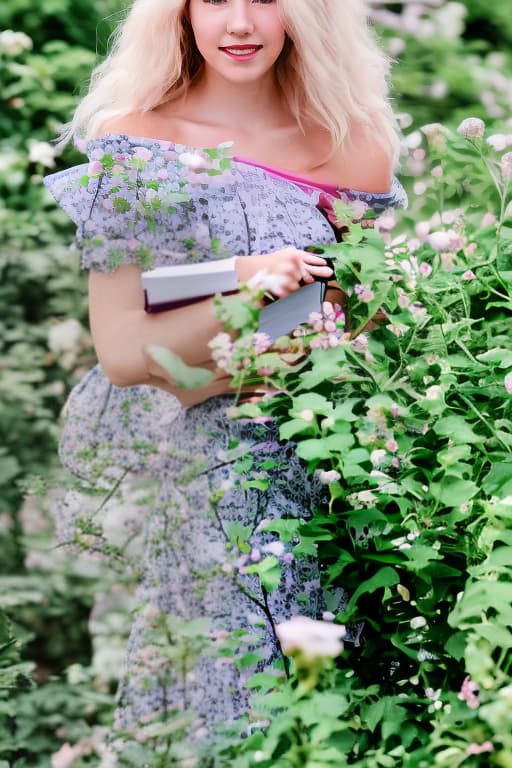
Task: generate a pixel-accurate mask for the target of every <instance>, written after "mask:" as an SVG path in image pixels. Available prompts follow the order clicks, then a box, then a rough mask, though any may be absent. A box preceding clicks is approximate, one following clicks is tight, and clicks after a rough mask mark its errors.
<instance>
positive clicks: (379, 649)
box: [212, 119, 512, 768]
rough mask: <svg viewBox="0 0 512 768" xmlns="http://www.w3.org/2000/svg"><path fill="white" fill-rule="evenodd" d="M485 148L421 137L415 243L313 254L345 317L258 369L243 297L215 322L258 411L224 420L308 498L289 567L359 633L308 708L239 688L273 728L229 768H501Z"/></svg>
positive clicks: (498, 497)
mask: <svg viewBox="0 0 512 768" xmlns="http://www.w3.org/2000/svg"><path fill="white" fill-rule="evenodd" d="M484 131H485V125H484V124H483V123H482V122H481V121H479V120H476V119H468V120H464V122H463V123H462V124H461V125H460V127H459V132H458V133H455V132H450V131H448V130H447V129H442V130H441V129H439V131H438V134H437V139H438V140H437V141H435V140H434V139H433V136H434V133H433V131H432V130H431V129H430V130H426V131H425V134H426V135H427V136H428V139H426V141H427V142H428V144H429V145H430V153H429V159H428V160H427V158H426V157H424V158H423V161H424V164H425V170H428V164H429V163H430V165H431V166H432V167H434V168H440V169H441V170H442V173H441V172H439V171H438V172H437V173H436V174H434V176H431V175H430V176H428V177H427V176H425V177H424V182H423V183H424V184H425V186H426V195H425V204H424V205H425V208H426V210H428V211H429V215H428V216H427V218H420V219H419V220H418V219H417V206H419V203H418V204H417V203H416V202H414V206H413V207H414V208H416V210H415V218H416V224H415V229H414V231H412V232H411V231H410V230H408V229H407V223H408V222H407V219H408V214H404V216H403V225H402V229H403V231H402V232H400V229H399V226H400V224H399V223H396V222H395V221H393V222H390V221H389V219H384V217H383V220H382V221H379V220H378V221H377V229H380V235H379V234H378V233H376V232H374V231H371V230H365V229H363V228H362V227H361V226H360V225H357V224H356V225H352V226H351V227H350V232H349V234H348V236H347V237H345V239H344V241H343V242H342V243H339V244H336V245H334V246H329V247H324V251H325V253H326V255H328V256H329V257H330V258H332V259H333V260H334V261H335V265H336V275H337V278H338V281H339V283H340V284H341V285H343V286H344V288H345V290H346V293H347V302H346V306H345V307H344V312H342V311H341V308H340V309H338V310H337V311H336V310H334V311H333V310H331V309H328V308H327V307H326V309H325V311H324V314H323V316H316V315H315V316H313V317H311V318H310V326H305V327H302V328H301V329H300V331H298V332H296V334H295V335H294V336H293V337H292V338H291V339H290V338H283V339H278V340H277V341H276V343H275V344H274V345H273V346H272V347H270V346H269V343H268V340H265V339H262V338H260V335H258V334H255V333H254V329H255V320H254V317H255V315H256V316H257V308H256V305H255V309H254V313H253V312H250V313H246V314H245V316H244V315H243V313H242V314H241V309H240V307H241V302H242V303H243V302H244V301H245V302H246V301H247V295H244V296H242V297H241V298H240V299H238V298H233V297H230V298H229V299H222V300H220V302H219V304H220V308H219V311H220V314H221V316H222V317H223V318H224V320H225V321H226V322H227V325H228V328H229V327H231V328H232V329H236V330H237V331H238V332H240V335H239V336H238V338H237V340H236V341H235V342H233V341H232V340H231V339H230V337H228V336H227V335H223V336H221V337H220V338H218V339H216V340H214V342H213V344H212V346H213V348H214V353H215V358H216V360H217V363H218V364H219V365H221V366H223V367H224V368H225V369H226V370H227V371H229V372H230V373H231V374H232V375H233V377H234V382H235V384H236V385H237V386H242V385H243V384H247V383H248V382H252V383H253V384H254V382H260V386H261V393H262V396H261V398H260V399H259V400H258V401H257V402H250V403H249V404H243V405H240V406H238V408H237V409H235V410H233V411H232V412H231V414H230V415H231V417H232V418H240V417H243V418H249V419H262V418H263V419H264V418H267V417H268V416H272V417H273V418H274V419H276V420H277V422H278V424H279V427H280V434H281V437H282V438H283V439H292V440H294V441H295V442H296V444H297V453H298V454H299V456H300V457H301V458H302V459H303V461H304V462H306V463H307V465H308V467H309V469H310V471H311V472H312V473H313V472H316V473H317V474H318V476H319V477H320V479H321V481H322V482H323V483H324V484H325V488H326V493H327V495H328V503H327V504H326V508H325V509H320V510H318V511H317V513H316V515H315V516H314V518H313V520H312V521H311V522H308V523H305V524H303V525H301V526H300V527H299V529H298V530H297V531H295V532H294V533H295V534H296V536H297V543H296V545H295V547H294V548H293V549H292V551H293V552H294V554H295V555H296V556H301V554H302V553H304V552H311V551H312V549H314V550H317V552H318V554H319V557H320V559H321V562H322V563H323V573H324V580H325V587H326V589H327V590H328V594H329V593H331V592H333V593H335V592H336V591H337V590H340V589H347V590H348V596H349V599H348V602H347V605H346V608H345V610H344V611H343V612H342V613H341V614H339V615H338V616H336V617H335V619H336V622H341V623H342V624H351V625H353V624H359V623H362V633H361V638H362V640H361V643H360V644H359V645H354V644H348V643H347V644H346V645H345V650H344V652H343V655H342V656H341V658H340V659H339V661H338V663H337V665H336V669H327V670H324V672H323V673H322V674H320V676H319V675H318V674H316V673H315V676H314V679H315V683H316V685H317V687H316V688H315V689H312V688H311V687H308V686H306V689H305V688H304V686H302V687H301V679H302V674H301V671H300V667H299V669H298V670H296V677H293V676H292V678H291V685H290V684H288V683H284V682H283V681H282V680H281V681H280V682H279V681H278V682H276V681H275V680H274V681H271V680H269V679H268V678H265V679H264V680H261V679H259V678H258V677H257V678H256V679H255V680H254V681H253V684H252V687H253V688H254V689H255V690H257V691H258V695H257V696H256V698H255V702H256V706H257V707H259V708H261V710H262V711H263V712H264V713H265V718H266V720H268V722H269V725H268V727H267V728H266V729H265V728H263V729H261V730H258V733H255V734H253V735H252V736H251V738H250V739H248V740H247V741H246V742H243V743H242V744H243V749H242V752H243V754H244V755H245V757H244V758H243V759H242V758H241V757H240V758H239V762H236V761H235V760H234V761H233V762H232V763H231V764H233V765H240V766H242V765H253V764H254V765H256V764H258V765H263V766H267V765H268V766H270V765H274V764H276V760H277V759H279V760H280V762H279V764H280V765H283V766H284V765H286V766H297V767H298V766H317V765H322V766H328V765H337V766H341V765H360V766H361V767H362V766H365V767H366V766H370V765H372V766H373V765H375V766H377V765H383V766H394V765H395V766H398V765H414V766H415V767H416V766H418V767H420V768H421V766H425V767H427V766H431V765H433V764H435V765H440V766H454V767H455V766H459V765H462V764H464V765H468V766H469V765H473V766H477V765H479V766H486V767H487V766H505V767H506V766H508V765H510V754H512V736H511V734H512V714H511V713H512V708H511V706H510V704H511V686H510V677H509V674H510V663H511V654H510V649H511V642H510V623H511V621H512V614H511V612H510V605H511V601H512V587H511V575H512V574H511V568H512V566H511V563H512V557H511V556H512V548H511V545H512V538H511V536H512V534H511V522H510V521H511V518H512V483H511V481H510V476H511V470H512V459H511V453H512V432H511V428H510V414H511V408H512V405H511V401H510V393H511V390H512V385H511V370H510V369H512V356H511V354H510V343H509V340H510V331H509V327H508V326H509V322H510V313H511V310H512V294H511V290H512V226H511V224H512V210H511V204H510V201H511V183H510V182H511V174H510V169H509V163H510V160H509V155H510V153H508V152H505V153H503V150H504V149H506V145H508V139H507V141H500V142H499V146H500V147H501V149H500V150H498V151H497V150H496V149H495V148H494V147H495V145H496V144H497V142H496V140H489V139H487V140H486V139H485V135H484ZM439 139H442V141H440V140H439ZM484 185H485V189H486V190H487V193H486V195H485V197H482V191H483V189H484ZM436 196H437V206H436ZM447 199H449V200H453V201H454V203H455V202H456V204H457V207H454V208H453V209H450V208H449V207H448V206H447V204H446V201H447ZM482 201H483V205H482ZM462 205H463V206H464V209H463V208H462V207H461V206H462ZM435 208H437V210H435ZM464 211H465V212H464ZM256 297H257V298H258V297H259V294H257V293H256ZM378 308H381V309H382V312H381V316H380V317H379V319H378V320H377V323H376V324H375V326H374V327H373V328H372V330H370V331H366V332H365V329H366V328H367V327H368V323H369V322H370V321H371V320H372V318H373V317H374V315H375V313H376V311H377V309H378ZM244 317H245V319H244ZM241 318H242V321H241ZM283 533H284V531H283ZM287 540H288V539H287V538H286V537H284V538H283V542H284V541H287ZM332 626H333V629H334V628H335V627H337V626H338V625H337V624H335V625H332ZM339 629H340V630H341V628H339ZM341 635H342V631H340V637H341ZM283 639H284V641H285V645H286V646H287V647H289V648H290V651H291V652H295V651H293V649H297V647H298V646H297V644H295V643H294V642H293V641H291V642H290V641H289V639H288V638H287V635H286V634H285V631H284V630H283ZM325 655H326V657H329V656H331V655H334V654H331V653H326V654H325ZM299 656H300V653H299ZM310 666H312V667H314V666H315V665H314V663H311V664H310ZM294 680H295V683H296V684H295V685H294ZM327 712H329V717H330V719H329V718H327V719H324V717H323V715H326V714H327ZM247 761H248V762H247ZM219 764H222V762H219Z"/></svg>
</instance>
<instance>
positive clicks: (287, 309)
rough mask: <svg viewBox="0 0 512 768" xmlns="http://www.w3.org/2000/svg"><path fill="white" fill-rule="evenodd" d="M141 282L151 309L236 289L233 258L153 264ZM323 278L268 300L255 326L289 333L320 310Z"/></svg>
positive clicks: (264, 330)
mask: <svg viewBox="0 0 512 768" xmlns="http://www.w3.org/2000/svg"><path fill="white" fill-rule="evenodd" d="M141 282H142V288H143V290H144V305H145V310H146V312H151V313H153V312H163V311H165V310H169V309H176V308H177V307H182V306H187V305H189V304H193V303H195V302H198V301H201V300H202V299H206V298H210V297H212V296H214V295H215V294H217V293H222V294H225V295H226V294H230V293H236V291H237V290H238V278H237V275H236V272H235V270H234V268H233V259H218V260H217V261H206V262H200V263H196V264H177V265H169V266H164V267H155V268H154V269H150V270H147V271H145V272H143V273H142V276H141ZM326 282H327V281H325V280H323V279H316V280H315V282H313V283H308V284H307V285H304V286H303V287H302V288H300V289H299V290H298V291H295V292H294V293H290V294H289V295H288V296H284V297H283V298H280V299H278V298H276V299H274V300H269V301H268V302H267V303H266V304H265V306H264V307H263V308H262V310H261V312H260V316H259V327H258V330H259V331H260V332H261V333H266V334H267V335H268V336H270V338H271V339H273V340H274V339H276V338H278V336H286V335H288V334H289V333H291V331H293V330H294V329H295V328H297V327H298V326H299V325H301V323H304V322H306V321H307V319H308V317H309V315H310V314H311V312H319V311H321V308H322V302H323V300H324V296H325V287H326Z"/></svg>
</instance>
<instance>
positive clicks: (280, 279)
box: [247, 269, 286, 293]
mask: <svg viewBox="0 0 512 768" xmlns="http://www.w3.org/2000/svg"><path fill="white" fill-rule="evenodd" d="M285 279H286V278H285V276H284V275H276V274H275V273H274V272H269V271H268V270H267V269H260V270H259V272H256V274H255V275H253V276H252V277H251V278H250V279H249V280H248V281H247V285H248V286H249V288H254V289H258V290H262V291H269V292H270V293H279V292H280V290H281V288H282V287H283V283H284V281H285Z"/></svg>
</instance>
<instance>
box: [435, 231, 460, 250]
mask: <svg viewBox="0 0 512 768" xmlns="http://www.w3.org/2000/svg"><path fill="white" fill-rule="evenodd" d="M427 240H428V242H429V244H430V245H431V246H432V248H433V249H434V251H445V252H446V251H448V252H450V253H456V252H457V251H458V250H460V249H461V248H462V245H463V240H462V238H461V237H460V235H458V234H457V233H456V232H455V231H454V230H453V229H448V230H446V231H442V230H440V231H437V232H431V233H430V235H428V237H427Z"/></svg>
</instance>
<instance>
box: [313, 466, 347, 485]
mask: <svg viewBox="0 0 512 768" xmlns="http://www.w3.org/2000/svg"><path fill="white" fill-rule="evenodd" d="M315 474H316V475H317V477H318V479H319V480H320V482H321V483H322V485H329V483H336V482H337V481H338V480H339V479H340V477H341V475H340V473H339V472H337V471H336V470H335V469H330V470H328V471H327V470H325V469H317V470H316V472H315Z"/></svg>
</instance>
